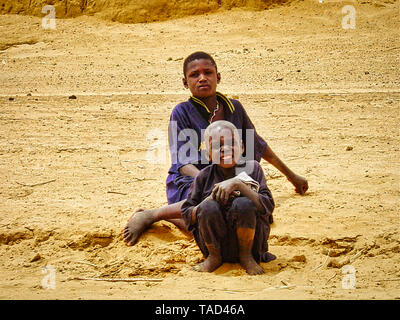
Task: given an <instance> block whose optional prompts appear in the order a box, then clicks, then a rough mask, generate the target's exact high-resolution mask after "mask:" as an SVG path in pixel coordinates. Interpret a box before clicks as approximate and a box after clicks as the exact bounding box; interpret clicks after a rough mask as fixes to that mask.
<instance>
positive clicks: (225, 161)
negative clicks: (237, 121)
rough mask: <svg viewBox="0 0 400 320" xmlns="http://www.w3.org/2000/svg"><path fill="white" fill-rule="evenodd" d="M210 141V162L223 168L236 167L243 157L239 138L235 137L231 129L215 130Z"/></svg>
mask: <svg viewBox="0 0 400 320" xmlns="http://www.w3.org/2000/svg"><path fill="white" fill-rule="evenodd" d="M209 139H210V140H209V142H210V144H209V146H210V147H209V150H208V156H209V158H210V160H211V161H212V162H214V163H216V164H217V165H218V166H220V167H222V168H232V167H234V166H235V165H236V163H237V161H238V159H239V158H240V155H241V143H240V141H239V137H235V135H234V133H233V132H232V130H231V129H228V128H223V129H220V130H214V131H213V132H212V134H211V136H210V137H209ZM218 142H219V143H218Z"/></svg>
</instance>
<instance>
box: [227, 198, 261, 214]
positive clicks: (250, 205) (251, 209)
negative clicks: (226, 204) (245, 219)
mask: <svg viewBox="0 0 400 320" xmlns="http://www.w3.org/2000/svg"><path fill="white" fill-rule="evenodd" d="M231 210H232V211H236V212H240V213H250V214H251V213H254V214H255V213H256V211H257V206H256V205H255V203H254V202H253V201H251V200H250V199H249V198H247V197H238V198H236V199H234V200H233V202H232V206H231Z"/></svg>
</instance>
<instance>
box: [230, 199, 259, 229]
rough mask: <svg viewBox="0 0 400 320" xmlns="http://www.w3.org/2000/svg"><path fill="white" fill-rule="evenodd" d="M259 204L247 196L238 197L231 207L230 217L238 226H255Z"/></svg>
mask: <svg viewBox="0 0 400 320" xmlns="http://www.w3.org/2000/svg"><path fill="white" fill-rule="evenodd" d="M256 212H257V206H256V205H255V204H254V202H253V201H251V200H250V199H249V198H247V197H239V198H236V199H235V200H234V201H233V203H232V206H231V209H230V218H231V219H232V220H233V221H234V222H236V224H237V226H238V227H243V228H255V226H256V218H257V215H256Z"/></svg>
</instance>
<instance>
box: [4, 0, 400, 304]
mask: <svg viewBox="0 0 400 320" xmlns="http://www.w3.org/2000/svg"><path fill="white" fill-rule="evenodd" d="M349 4H350V5H352V6H354V8H355V10H356V25H355V29H343V28H342V24H341V23H342V19H343V17H344V14H343V13H342V11H341V10H342V8H343V6H344V5H349ZM399 21H400V20H399V1H362V2H360V1H358V2H357V1H344V2H341V1H323V2H322V3H321V2H319V1H317V0H315V1H311V0H305V1H288V2H287V3H285V4H282V5H279V6H273V7H270V8H267V9H265V10H253V9H250V8H233V9H231V10H225V9H224V10H222V9H221V10H215V11H214V12H212V13H208V14H202V15H193V16H185V17H181V18H177V19H167V20H165V19H163V21H155V22H148V23H130V24H124V23H121V22H118V21H111V20H107V19H104V17H98V16H96V15H94V16H89V15H85V14H83V15H80V16H76V17H74V18H63V19H57V20H56V29H49V30H44V29H43V28H42V20H41V17H40V15H39V16H29V15H16V14H14V13H12V14H4V15H1V16H0V50H1V51H0V70H1V72H0V121H1V126H0V178H1V184H0V217H1V218H0V268H1V272H0V288H1V290H0V299H228V300H235V299H256V300H258V299H400V235H399V203H400V202H399V200H400V188H399V187H400V185H399V181H400V180H399V174H400V170H399V169H400V161H399V158H400V150H399V148H400V145H399V115H400V114H399V108H400V105H399V101H400V80H399V50H400V41H399V30H400V29H399V27H400V22H399ZM196 50H204V51H207V52H209V53H211V54H212V55H213V56H214V57H215V59H216V61H217V64H218V67H219V71H220V72H221V74H222V80H221V84H220V85H219V87H218V90H219V91H220V92H223V93H225V94H227V95H228V96H230V97H235V98H237V99H239V100H240V101H241V102H242V104H243V105H244V106H245V108H246V110H247V112H248V113H249V115H250V117H251V119H252V120H253V122H254V124H255V126H256V128H257V130H258V132H259V133H260V135H261V136H263V137H264V138H265V139H266V141H267V142H268V143H269V144H270V146H271V147H272V149H273V150H274V151H275V152H276V153H277V154H278V155H279V156H280V157H281V159H283V160H284V161H285V163H286V164H287V165H288V166H289V167H290V168H291V169H293V170H294V171H295V172H296V173H298V174H300V175H302V176H304V177H306V178H307V179H308V182H309V187H310V188H309V191H308V192H307V193H306V194H305V195H304V196H300V195H298V194H296V193H295V191H294V188H293V186H292V185H291V184H290V183H289V182H288V181H287V180H286V178H285V177H284V176H282V175H281V174H280V172H278V171H277V170H276V169H275V168H273V167H272V166H271V165H270V164H268V163H267V162H265V161H264V160H263V161H262V162H261V164H262V167H263V168H264V170H265V173H266V178H267V182H268V186H269V188H270V189H271V191H272V193H273V196H274V199H275V202H276V209H275V211H274V218H275V225H274V227H273V229H272V231H271V236H270V240H269V244H270V251H271V252H272V253H274V254H275V255H276V256H277V259H276V260H275V261H272V262H269V263H262V264H261V265H262V267H263V268H264V270H265V274H263V275H261V276H249V275H247V274H246V273H245V271H244V270H243V269H242V268H241V267H240V266H239V265H238V264H224V265H223V266H221V267H220V268H219V269H217V270H216V271H215V272H213V273H210V274H208V273H207V274H205V273H198V272H196V271H194V270H193V269H192V267H193V266H194V265H195V264H196V263H198V262H200V261H202V256H201V253H200V251H199V250H198V249H197V247H196V244H195V242H194V240H193V239H191V237H190V236H189V235H188V234H185V233H183V232H181V231H180V230H179V229H177V228H176V227H175V226H174V225H172V224H170V223H168V222H159V223H157V224H155V225H154V226H153V227H151V228H150V229H149V230H148V231H147V232H146V233H145V234H144V235H143V236H142V237H141V239H140V241H139V242H138V243H137V245H135V246H133V247H127V246H125V244H124V243H123V241H122V235H121V232H122V229H123V228H124V226H125V224H126V222H127V220H128V218H129V217H130V216H131V214H132V213H133V212H134V210H136V209H138V208H155V207H159V206H162V205H165V204H166V195H165V179H166V177H167V171H168V168H169V154H168V151H167V125H168V121H169V115H170V112H171V110H172V108H173V107H174V106H175V105H176V104H178V103H179V102H181V101H185V100H187V99H188V97H189V92H188V91H186V90H185V89H184V88H183V86H182V81H181V78H182V62H183V59H184V58H185V57H186V56H187V55H188V54H190V53H191V52H193V51H196ZM72 95H74V96H75V97H76V99H72V98H73V97H72ZM157 150H158V158H157V159H159V161H158V163H151V162H150V161H149V160H148V155H149V154H154V152H156V151H157ZM345 265H348V266H352V267H353V268H354V272H355V274H354V278H353V279H355V283H354V286H352V287H351V288H348V287H346V286H343V280H344V279H345V278H346V275H344V274H342V270H343V269H342V267H343V266H345ZM45 267H47V270H49V268H52V270H53V271H54V273H53V275H54V276H55V277H54V278H52V279H54V283H53V284H54V285H55V286H54V287H53V288H52V287H50V288H49V287H48V286H47V287H46V286H44V285H43V283H46V282H43V281H44V279H49V278H46V276H48V275H50V273H44V272H48V271H46V270H45V269H43V268H45ZM83 278H85V279H86V280H82V279H83ZM87 278H92V279H91V280H90V279H87ZM93 278H101V279H131V280H132V279H137V278H140V279H144V280H142V281H131V282H128V281H120V282H108V281H95V280H93ZM79 279H80V280H79ZM146 279H147V280H146Z"/></svg>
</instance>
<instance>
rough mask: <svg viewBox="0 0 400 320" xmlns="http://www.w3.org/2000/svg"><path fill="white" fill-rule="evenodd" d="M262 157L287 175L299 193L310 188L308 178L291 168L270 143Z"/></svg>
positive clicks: (303, 192)
mask: <svg viewBox="0 0 400 320" xmlns="http://www.w3.org/2000/svg"><path fill="white" fill-rule="evenodd" d="M262 158H263V159H264V160H266V161H268V162H269V163H270V164H272V165H273V166H274V167H275V168H277V169H278V170H279V171H280V172H282V173H283V174H284V175H285V176H286V178H287V179H288V180H289V181H290V182H291V183H292V184H293V185H294V187H295V188H296V192H297V193H299V194H301V195H303V194H305V193H306V191H307V190H308V182H307V180H306V179H305V178H303V177H301V176H299V175H297V174H295V173H294V172H293V171H292V170H290V169H289V168H288V167H287V166H286V165H285V164H284V163H283V161H282V160H281V159H279V157H278V156H277V155H276V154H275V153H274V152H273V151H272V149H271V148H270V147H269V146H268V145H267V147H266V148H265V150H264V153H263V155H262Z"/></svg>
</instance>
